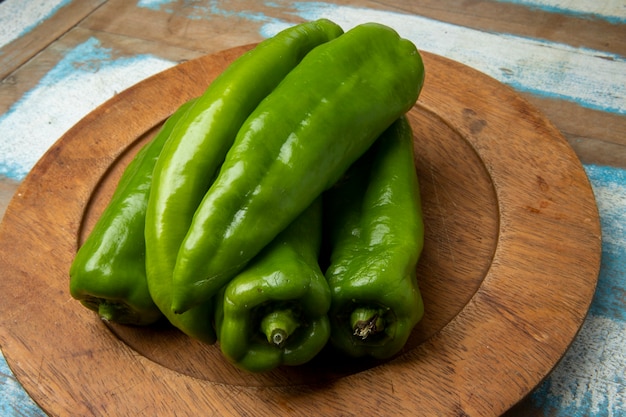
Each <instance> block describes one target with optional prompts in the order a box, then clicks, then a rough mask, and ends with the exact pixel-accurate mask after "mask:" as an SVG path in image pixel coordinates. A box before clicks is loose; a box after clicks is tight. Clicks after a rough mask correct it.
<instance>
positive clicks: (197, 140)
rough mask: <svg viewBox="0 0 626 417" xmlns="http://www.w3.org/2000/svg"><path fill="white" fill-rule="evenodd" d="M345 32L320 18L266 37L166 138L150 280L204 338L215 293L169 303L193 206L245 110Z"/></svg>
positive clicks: (152, 204)
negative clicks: (194, 304) (186, 304)
mask: <svg viewBox="0 0 626 417" xmlns="http://www.w3.org/2000/svg"><path fill="white" fill-rule="evenodd" d="M341 33H343V31H342V30H341V28H340V27H339V26H337V25H336V24H334V23H332V22H330V21H328V20H325V19H322V20H318V21H315V22H307V23H303V24H300V25H296V26H294V27H290V28H288V29H285V30H284V31H282V32H280V33H278V34H277V35H276V36H274V37H272V38H269V39H266V40H265V41H263V42H261V43H260V44H259V45H257V46H256V47H255V48H254V49H252V50H251V51H249V52H247V53H245V54H244V55H242V56H241V57H240V58H238V59H237V60H236V61H235V62H233V63H232V64H231V65H230V66H229V67H228V68H227V69H226V70H225V71H224V72H223V73H222V74H220V75H219V76H218V77H217V78H216V79H215V80H214V81H213V82H212V83H211V84H210V86H209V87H208V88H207V90H206V91H205V92H204V93H203V95H202V96H201V97H199V98H198V100H197V102H196V103H195V105H194V106H193V107H192V108H191V109H190V111H189V113H188V114H187V115H186V117H185V118H184V119H183V120H182V121H181V123H180V124H179V125H178V126H177V128H176V130H175V131H174V132H173V134H172V136H171V137H170V139H169V140H168V142H167V144H166V145H165V147H164V149H163V152H162V153H161V155H160V157H159V160H158V161H157V165H156V167H155V172H154V180H153V186H152V191H151V193H150V201H149V204H148V210H147V220H146V221H147V227H146V241H147V268H148V284H149V287H150V292H151V294H152V297H153V299H154V301H155V302H156V304H157V305H158V306H159V307H160V308H161V310H162V311H163V312H164V314H165V316H166V317H167V318H168V319H169V320H170V322H171V323H173V324H174V325H175V326H176V327H178V328H179V329H180V330H182V331H183V332H185V333H186V334H188V335H190V336H192V337H196V338H201V339H205V340H206V337H207V331H209V329H210V326H207V323H208V320H209V317H210V316H209V311H213V307H212V306H211V305H209V304H210V303H211V301H210V300H209V298H210V297H208V298H205V299H204V300H203V302H204V304H205V305H201V306H199V307H198V308H196V309H193V311H189V312H188V313H186V314H182V315H176V314H173V313H172V312H171V308H170V307H171V293H172V272H173V270H174V265H175V262H176V255H177V253H178V250H179V247H180V244H181V242H182V241H183V238H184V236H185V233H186V232H187V230H188V228H189V225H190V224H191V220H192V217H193V214H194V212H195V211H196V208H197V207H198V205H199V203H200V201H201V200H202V197H203V196H204V194H205V193H206V191H207V189H208V188H209V186H210V185H211V183H212V182H213V179H214V177H215V174H216V172H217V170H218V169H219V166H220V165H221V163H222V161H223V159H224V155H225V154H226V152H227V151H228V149H229V148H230V146H231V145H232V143H233V141H234V138H235V135H236V134H237V131H238V130H239V128H240V126H241V124H242V123H243V121H244V120H245V118H246V117H248V115H249V114H250V112H251V111H252V110H253V109H254V108H255V107H256V106H257V105H258V103H259V102H260V101H261V100H262V99H263V98H264V97H265V96H266V95H267V94H269V93H270V92H271V91H272V90H273V89H274V88H275V87H276V85H277V84H278V83H279V82H280V81H281V80H282V79H283V78H284V76H285V75H286V74H287V73H288V72H289V71H291V70H292V68H293V67H294V66H295V65H296V64H297V63H298V62H300V60H301V59H302V57H303V56H304V55H306V54H307V53H308V52H309V51H310V50H311V49H313V48H314V47H316V46H317V45H319V44H321V43H324V42H327V41H328V40H329V39H332V38H335V37H337V36H339V35H340V34H341Z"/></svg>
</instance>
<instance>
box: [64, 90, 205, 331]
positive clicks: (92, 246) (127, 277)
mask: <svg viewBox="0 0 626 417" xmlns="http://www.w3.org/2000/svg"><path fill="white" fill-rule="evenodd" d="M192 104H193V101H190V102H187V103H185V104H183V105H182V106H181V107H180V108H179V109H178V110H177V111H176V112H174V114H172V115H171V116H170V117H169V118H168V119H167V121H166V122H165V124H164V125H163V127H162V128H161V130H160V131H159V132H158V133H157V135H156V136H155V137H154V138H153V139H152V140H151V141H150V142H148V143H146V144H145V145H144V146H143V147H142V148H141V149H140V150H139V152H138V153H137V155H136V156H135V157H134V158H133V160H132V161H131V162H130V164H128V166H127V167H126V169H125V170H124V172H123V174H122V177H121V178H120V181H119V183H118V185H117V188H116V189H115V191H114V193H113V196H112V197H111V200H110V201H109V204H108V205H107V206H106V207H105V209H104V211H103V212H102V214H101V216H100V217H99V219H98V221H97V222H96V224H95V226H94V228H93V230H92V231H91V233H90V234H89V236H88V237H87V239H86V240H85V242H84V243H83V245H82V246H81V247H80V248H79V250H78V252H77V254H76V256H75V258H74V260H73V262H72V265H71V267H70V294H71V295H72V297H74V298H75V299H77V300H79V301H80V302H81V303H82V304H83V305H85V306H86V307H87V308H89V309H91V310H93V311H96V312H97V313H98V314H99V315H100V317H101V318H102V319H104V320H109V321H113V322H117V323H121V324H130V325H147V324H151V323H154V322H156V321H157V320H158V319H160V318H161V317H162V314H161V311H160V310H159V309H158V307H157V306H156V305H155V304H154V302H153V301H152V298H151V296H150V293H149V291H148V284H147V281H146V266H145V244H144V225H145V213H146V206H147V204H148V194H149V190H150V184H151V182H152V170H153V168H154V165H155V163H156V160H157V158H158V156H159V153H160V152H161V149H162V148H163V144H164V143H165V141H166V140H167V138H168V137H169V135H170V133H171V132H172V130H173V129H174V126H175V125H176V123H177V122H178V121H179V120H180V119H181V117H182V116H183V115H184V114H185V112H186V111H187V110H189V108H190V107H191V105H192Z"/></svg>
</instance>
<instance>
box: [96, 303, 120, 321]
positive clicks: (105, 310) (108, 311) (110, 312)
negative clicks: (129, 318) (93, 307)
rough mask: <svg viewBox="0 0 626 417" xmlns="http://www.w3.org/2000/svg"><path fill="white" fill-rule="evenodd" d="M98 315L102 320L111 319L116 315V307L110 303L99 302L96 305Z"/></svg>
mask: <svg viewBox="0 0 626 417" xmlns="http://www.w3.org/2000/svg"><path fill="white" fill-rule="evenodd" d="M98 315H99V316H100V318H101V319H102V320H104V321H113V320H114V319H115V316H116V315H117V308H116V306H115V305H113V304H111V303H106V302H104V303H100V304H99V305H98Z"/></svg>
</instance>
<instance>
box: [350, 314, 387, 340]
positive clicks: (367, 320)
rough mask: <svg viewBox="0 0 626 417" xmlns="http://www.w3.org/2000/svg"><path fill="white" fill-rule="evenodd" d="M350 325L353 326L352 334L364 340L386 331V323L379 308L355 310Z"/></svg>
mask: <svg viewBox="0 0 626 417" xmlns="http://www.w3.org/2000/svg"><path fill="white" fill-rule="evenodd" d="M350 325H351V326H352V334H353V335H354V336H357V337H360V338H361V339H362V340H365V339H367V338H368V337H369V336H370V335H374V334H376V333H379V332H382V331H383V330H384V329H385V321H384V320H383V318H382V312H381V310H380V309H378V308H369V307H358V308H355V309H354V310H353V311H352V314H351V315H350Z"/></svg>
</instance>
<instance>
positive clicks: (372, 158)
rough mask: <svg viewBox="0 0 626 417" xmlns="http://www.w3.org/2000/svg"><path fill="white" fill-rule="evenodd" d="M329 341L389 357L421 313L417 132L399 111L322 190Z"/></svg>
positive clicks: (359, 353) (357, 354) (347, 348)
mask: <svg viewBox="0 0 626 417" xmlns="http://www.w3.org/2000/svg"><path fill="white" fill-rule="evenodd" d="M324 201H325V207H324V216H325V220H326V229H327V230H328V235H329V241H330V245H329V249H330V266H329V267H328V269H327V270H326V278H327V280H328V285H329V287H330V291H331V297H332V303H331V308H330V311H329V313H328V315H329V318H330V321H331V328H332V331H331V343H332V345H333V346H335V347H336V348H337V349H339V350H340V351H342V352H344V353H346V354H348V355H349V356H354V357H361V356H371V357H374V358H377V359H386V358H389V357H391V356H393V355H395V354H396V353H398V352H399V351H400V350H401V349H402V347H403V346H404V345H405V344H406V342H407V340H408V338H409V336H410V334H411V331H412V329H413V328H414V326H415V325H416V324H417V323H418V322H419V321H420V320H421V318H422V316H423V314H424V305H423V302H422V297H421V294H420V290H419V287H418V283H417V278H416V266H417V262H418V260H419V257H420V255H421V252H422V247H423V245H424V225H423V220H422V207H421V199H420V194H419V182H418V178H417V174H416V171H415V163H414V156H413V135H412V132H411V127H410V125H409V123H408V121H407V120H406V117H401V118H400V119H399V120H398V121H397V122H396V123H394V124H393V125H392V126H391V127H390V128H389V129H388V130H387V131H385V133H384V134H383V135H382V136H381V137H380V138H379V139H378V140H377V141H376V143H375V144H374V146H373V147H372V148H371V149H370V150H369V151H368V153H367V154H365V155H364V156H363V157H362V158H361V159H359V161H357V162H356V163H355V164H354V165H353V166H352V167H351V168H350V170H349V171H348V173H347V174H346V176H345V178H343V179H342V180H341V181H340V182H339V183H338V184H337V185H336V186H335V187H333V188H332V189H331V190H329V191H328V192H327V193H326V194H325V200H324Z"/></svg>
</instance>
